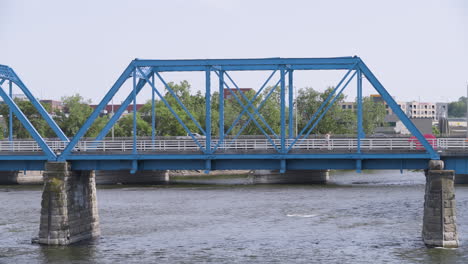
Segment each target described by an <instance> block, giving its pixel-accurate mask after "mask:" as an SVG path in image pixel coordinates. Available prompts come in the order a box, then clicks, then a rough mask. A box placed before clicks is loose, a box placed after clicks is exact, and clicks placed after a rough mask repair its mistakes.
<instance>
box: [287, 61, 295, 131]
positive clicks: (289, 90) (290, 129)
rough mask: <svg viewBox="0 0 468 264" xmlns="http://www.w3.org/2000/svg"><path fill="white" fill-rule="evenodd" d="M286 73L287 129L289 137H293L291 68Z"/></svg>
mask: <svg viewBox="0 0 468 264" xmlns="http://www.w3.org/2000/svg"><path fill="white" fill-rule="evenodd" d="M288 74H289V78H288V81H289V83H288V92H289V103H288V104H289V105H288V111H289V112H288V114H289V117H288V121H289V124H288V129H289V138H290V139H291V138H293V127H294V126H293V125H294V121H293V120H294V115H293V113H294V107H295V106H294V98H293V97H294V93H293V91H294V90H293V89H294V87H293V83H294V82H293V70H289V71H288Z"/></svg>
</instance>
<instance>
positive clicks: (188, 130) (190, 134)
mask: <svg viewBox="0 0 468 264" xmlns="http://www.w3.org/2000/svg"><path fill="white" fill-rule="evenodd" d="M156 74H157V73H156ZM145 80H146V82H148V83H149V84H150V85H151V88H152V89H153V91H154V92H155V93H156V94H157V95H158V96H159V98H160V99H161V101H162V102H163V103H164V105H166V107H167V108H168V109H169V111H170V112H171V113H172V115H173V116H174V117H175V118H176V119H177V121H178V122H179V124H181V125H182V127H183V128H184V129H185V131H186V132H187V133H188V134H189V136H190V137H191V138H192V139H193V141H194V142H195V143H196V144H197V145H198V147H200V150H202V151H203V152H206V149H205V148H204V147H203V146H202V145H201V144H200V142H199V141H198V140H197V139H196V138H195V135H193V133H192V131H190V129H189V128H188V127H187V125H186V124H185V123H184V122H183V121H182V119H181V118H180V117H179V115H178V114H177V113H176V112H175V111H174V109H172V107H171V105H170V104H169V103H168V102H167V100H166V99H165V98H164V96H162V94H161V93H160V92H159V91H158V90H157V89H156V87H155V86H154V83H152V82H151V81H150V80H149V79H148V77H146V76H145Z"/></svg>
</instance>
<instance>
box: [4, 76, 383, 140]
mask: <svg viewBox="0 0 468 264" xmlns="http://www.w3.org/2000/svg"><path fill="white" fill-rule="evenodd" d="M168 85H169V86H170V87H171V89H172V90H173V91H174V93H175V94H176V95H177V97H178V98H179V100H180V101H181V102H182V103H183V105H184V106H185V107H186V109H187V110H188V111H189V112H190V113H191V114H192V116H193V119H194V120H195V121H196V122H194V121H193V120H192V118H190V116H189V115H188V114H187V113H186V112H185V111H184V109H183V108H182V107H181V105H180V104H179V103H178V102H177V101H176V99H175V98H174V97H173V96H172V95H171V94H170V93H169V92H168V91H166V93H165V94H164V99H165V100H166V102H167V104H168V105H170V106H171V107H172V109H173V111H174V112H175V113H176V114H177V115H178V116H179V117H180V119H181V120H182V121H183V122H184V123H185V124H186V125H187V127H188V129H190V131H191V132H192V133H199V134H202V133H201V131H200V130H199V128H198V126H197V123H198V125H199V126H200V127H201V128H203V129H204V130H205V129H206V128H205V114H206V113H205V111H206V109H205V96H204V95H203V94H202V93H201V92H200V91H197V92H195V93H193V91H192V87H191V85H190V83H188V82H187V81H182V82H180V83H173V82H171V83H169V84H168ZM272 89H274V87H267V88H266V89H265V90H264V91H263V92H262V93H261V94H259V95H258V96H257V97H256V99H255V100H254V101H253V103H252V107H253V108H256V109H258V112H259V113H260V115H261V116H262V118H260V117H259V116H257V115H256V114H255V113H254V110H253V109H252V107H250V108H249V111H246V113H245V114H244V115H242V117H241V118H240V119H238V116H239V114H240V113H241V112H243V110H244V108H243V107H242V106H241V104H240V103H239V102H238V100H239V101H240V102H242V104H243V105H244V106H246V105H247V104H248V101H247V100H252V99H253V98H254V96H255V91H253V90H251V91H248V92H246V93H245V96H242V95H241V94H239V93H236V95H237V99H238V100H236V98H234V96H232V97H231V98H229V99H225V100H224V131H225V133H228V134H229V135H236V134H238V133H239V134H240V135H262V134H263V132H262V129H263V131H265V133H267V134H269V135H271V134H273V133H276V134H277V135H279V134H280V127H281V124H280V111H281V110H280V105H281V97H280V89H279V87H276V89H274V91H272ZM333 89H334V88H333V87H329V88H327V89H326V90H325V91H324V92H319V91H316V90H314V89H313V88H311V87H306V88H302V89H300V90H299V91H298V94H297V96H296V99H295V108H297V109H294V112H293V114H294V122H293V123H294V133H296V128H297V130H298V132H300V131H301V130H302V129H303V128H304V126H305V125H306V124H307V122H308V121H309V119H310V118H311V117H312V115H313V114H314V113H315V112H316V111H317V110H318V109H319V107H320V105H321V104H322V103H323V102H324V101H325V100H326V98H327V97H328V95H329V94H330V93H331V92H332V91H333ZM266 97H269V98H268V100H265V101H263V99H265V98H266ZM219 99H220V98H219V93H218V92H215V93H213V94H212V97H211V101H212V112H211V131H212V135H218V133H219V123H220V115H219V103H220V100H219ZM344 100H345V96H344V95H340V97H339V98H338V99H337V101H336V102H335V103H334V104H333V105H332V106H331V107H330V108H329V110H328V112H327V113H326V114H325V115H324V116H323V118H322V120H321V121H320V122H319V124H318V126H316V127H315V129H314V130H313V131H312V133H313V134H326V133H333V134H355V133H356V130H357V122H356V120H357V116H356V113H355V112H354V111H350V110H347V109H342V108H341V107H340V105H339V103H340V102H343V101H344ZM15 102H16V104H17V105H18V106H19V108H20V109H21V110H22V111H23V113H24V114H25V115H26V117H27V118H28V119H29V120H30V122H31V123H32V124H33V126H34V127H35V128H36V130H37V131H38V132H39V134H41V135H42V136H43V137H46V138H53V137H56V135H55V134H54V132H53V131H52V129H51V128H50V127H49V126H48V125H47V123H46V121H45V120H44V119H42V118H41V117H40V115H39V113H38V112H37V110H36V109H35V108H34V107H33V105H32V104H31V102H29V101H22V100H15ZM62 102H63V111H55V112H54V114H53V115H52V116H53V118H54V120H55V122H56V123H57V124H58V126H59V127H60V128H61V129H62V130H63V132H64V133H65V134H66V135H67V136H68V137H73V136H74V135H75V134H76V133H77V132H78V130H79V129H80V127H81V126H82V125H83V124H84V122H85V121H86V120H87V118H88V117H89V116H90V115H91V113H92V112H93V108H92V107H90V106H89V104H90V103H91V101H90V100H85V99H84V98H83V97H82V96H80V95H79V94H75V95H72V96H66V97H63V98H62ZM43 106H44V108H45V109H46V110H47V111H48V112H51V106H50V105H49V104H43ZM155 109H156V115H155V116H156V126H155V127H156V129H155V131H156V134H157V135H158V136H181V135H186V131H185V130H184V128H183V126H182V125H181V124H180V123H179V122H178V121H177V119H176V118H175V117H174V115H173V114H172V112H171V111H170V110H169V108H168V107H167V106H166V104H165V103H164V102H163V101H162V100H157V101H155ZM363 109H364V111H363V127H364V130H365V133H366V134H371V133H373V131H374V129H375V128H376V127H377V126H381V125H382V124H383V123H384V117H385V107H384V105H383V104H382V103H376V102H374V101H372V100H371V98H369V97H365V98H363ZM288 111H289V108H287V109H286V118H287V117H288V116H289V115H288ZM247 112H248V113H250V115H249V114H247ZM0 114H1V115H2V116H3V117H4V121H5V122H4V123H3V124H2V126H3V129H2V130H3V133H0V136H3V137H5V136H7V135H8V115H9V109H8V106H7V105H6V104H4V103H3V104H1V105H0ZM136 116H137V135H138V136H150V135H151V131H152V129H151V124H152V123H151V119H152V118H151V100H149V101H147V102H146V103H145V104H144V105H143V107H141V108H140V109H139V110H138V112H137V115H136ZM109 118H110V115H101V116H100V117H98V118H97V119H96V120H95V121H94V123H93V125H92V126H91V127H90V129H89V130H88V131H87V132H86V134H85V137H90V138H93V137H96V136H97V135H98V133H99V132H100V131H101V129H102V128H103V127H104V126H105V124H106V123H107V122H108V121H109ZM235 121H236V125H235V126H234V127H233V128H232V129H230V127H231V125H232V124H233V123H234V122H235ZM296 121H297V126H296ZM265 123H267V124H268V126H269V127H270V128H268V127H267V126H266V125H265ZM257 124H259V125H260V126H261V127H262V129H260V128H259V127H258V126H257ZM286 124H288V122H286ZM132 131H133V114H126V115H123V116H122V117H121V118H120V119H119V120H118V121H117V122H116V124H115V125H114V136H115V137H129V136H132ZM13 133H14V137H15V138H18V139H20V138H30V137H31V136H30V135H29V133H28V132H27V130H26V129H25V128H24V127H23V126H22V124H21V123H20V121H19V120H18V119H17V118H15V117H14V118H13ZM110 133H111V132H109V133H108V135H107V136H110Z"/></svg>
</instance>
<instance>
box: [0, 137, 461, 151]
mask: <svg viewBox="0 0 468 264" xmlns="http://www.w3.org/2000/svg"><path fill="white" fill-rule="evenodd" d="M46 143H47V144H48V145H49V146H50V148H51V149H52V150H53V151H55V152H56V153H58V152H61V151H62V150H63V149H64V148H65V147H66V144H67V142H63V141H59V140H50V141H46ZM199 143H200V144H201V146H202V147H205V146H206V145H205V143H206V142H205V141H204V140H199ZM273 143H274V144H275V145H277V146H279V145H280V140H273ZM292 143H293V139H288V140H286V147H288V146H290V144H292ZM429 143H430V144H431V145H432V146H433V147H434V148H435V149H437V150H440V151H444V150H453V151H457V150H468V139H465V138H438V139H429ZM211 144H212V147H214V146H217V145H218V140H217V139H216V140H212V142H211ZM357 146H358V140H357V139H355V138H332V139H330V140H327V139H324V138H313V139H304V140H301V141H298V142H296V144H295V145H294V147H293V150H335V151H351V150H356V149H357ZM136 149H137V150H138V151H140V152H151V151H162V152H164V151H174V152H176V151H198V150H200V148H199V146H198V145H197V144H196V143H195V142H194V141H193V140H191V139H171V140H138V141H137V144H136ZM274 149H275V147H274V146H273V145H272V144H271V142H270V141H269V140H267V139H237V140H235V141H233V142H229V141H228V142H223V143H222V144H221V145H220V146H219V147H218V151H220V152H222V151H226V150H233V151H236V150H239V151H240V150H274ZM361 149H362V150H367V151H379V150H380V151H413V150H414V151H421V150H424V148H423V146H422V145H421V144H420V143H419V141H417V140H416V139H414V138H365V139H361ZM132 150H133V141H132V140H103V141H94V140H85V141H79V142H78V144H77V145H76V146H75V148H74V150H73V151H74V152H75V153H77V152H90V151H91V152H96V151H97V152H129V151H132ZM40 151H42V149H41V148H40V146H39V145H38V144H37V143H36V142H35V141H32V140H25V141H0V152H40Z"/></svg>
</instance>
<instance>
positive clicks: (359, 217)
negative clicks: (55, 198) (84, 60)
mask: <svg viewBox="0 0 468 264" xmlns="http://www.w3.org/2000/svg"><path fill="white" fill-rule="evenodd" d="M249 182H250V180H249V179H248V178H247V177H239V176H238V177H232V176H231V177H212V178H205V179H203V180H198V181H197V180H194V179H190V178H177V179H176V182H175V183H174V184H170V185H164V186H114V187H102V186H100V187H98V203H99V214H100V219H101V232H102V236H101V237H100V238H99V239H97V240H95V241H90V242H84V243H80V244H77V245H72V246H68V247H48V246H40V245H36V244H31V243H30V240H31V237H33V236H37V232H38V228H39V216H40V202H41V187H40V186H1V187H0V202H1V207H0V208H1V214H0V263H467V262H468V246H467V244H468V243H466V240H465V237H468V235H467V234H468V186H463V185H458V186H457V187H456V199H457V210H458V218H457V220H458V230H459V236H460V241H461V247H460V248H458V249H455V250H453V249H451V250H449V249H437V248H435V249H427V248H426V247H425V246H424V244H423V243H422V241H421V229H422V214H423V202H424V182H425V178H424V176H423V174H422V173H421V172H404V173H403V174H400V173H399V171H366V172H364V173H362V174H357V173H355V172H351V171H345V172H334V173H333V174H332V176H331V183H330V184H328V185H252V184H249Z"/></svg>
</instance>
